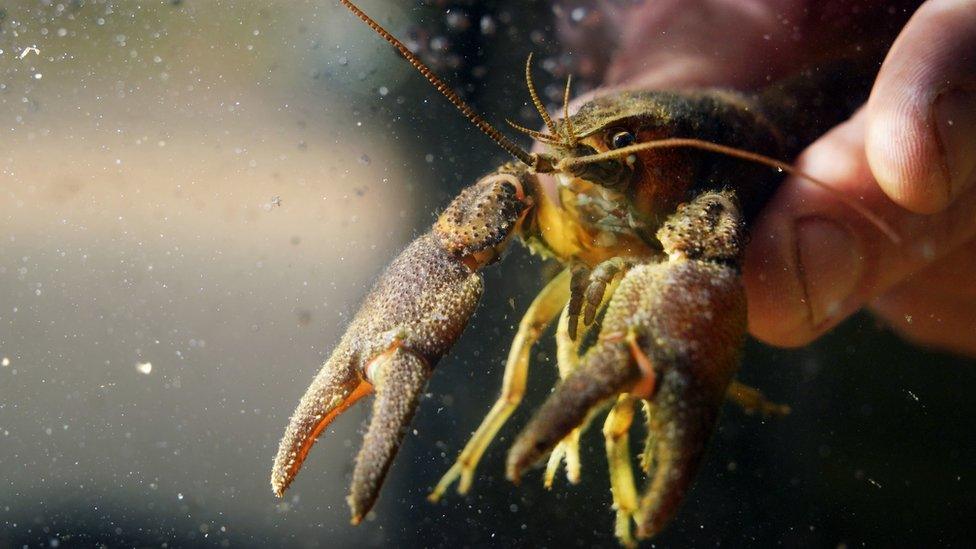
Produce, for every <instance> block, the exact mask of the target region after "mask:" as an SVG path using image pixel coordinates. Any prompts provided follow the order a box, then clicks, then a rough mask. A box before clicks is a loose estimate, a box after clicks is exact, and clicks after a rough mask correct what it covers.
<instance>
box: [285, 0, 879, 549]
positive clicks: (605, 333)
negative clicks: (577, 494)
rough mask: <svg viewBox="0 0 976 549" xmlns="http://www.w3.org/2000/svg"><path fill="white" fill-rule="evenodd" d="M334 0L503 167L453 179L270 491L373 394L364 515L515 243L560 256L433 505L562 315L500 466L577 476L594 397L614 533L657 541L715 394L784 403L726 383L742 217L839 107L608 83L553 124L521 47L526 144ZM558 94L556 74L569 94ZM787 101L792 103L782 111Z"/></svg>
mask: <svg viewBox="0 0 976 549" xmlns="http://www.w3.org/2000/svg"><path fill="white" fill-rule="evenodd" d="M340 1H341V3H342V4H344V5H345V6H346V7H347V8H349V9H350V10H351V11H352V12H353V13H354V14H355V15H356V16H358V17H359V18H360V19H361V20H363V21H364V22H365V23H366V24H367V25H369V26H370V27H371V28H372V29H373V30H374V31H376V32H377V33H378V34H380V35H381V36H382V37H383V38H384V39H386V40H387V41H388V42H389V43H390V44H392V45H393V46H394V47H395V48H396V49H397V50H398V51H399V52H400V53H401V54H402V55H403V56H404V57H405V58H406V59H407V60H408V61H409V62H410V63H411V64H412V65H413V66H414V67H415V68H417V69H418V70H419V71H420V72H421V73H422V74H423V75H424V76H425V77H426V78H427V79H428V80H430V82H431V83H432V84H433V85H434V86H435V87H436V88H437V90H438V91H440V92H441V93H442V94H444V95H445V96H446V97H447V98H448V99H449V100H450V101H451V102H452V103H453V104H454V105H455V106H457V107H458V109H460V110H461V112H462V113H463V114H464V115H465V116H466V117H467V118H468V119H469V120H470V121H471V122H472V123H474V124H475V125H476V126H477V127H478V128H480V129H481V130H482V131H484V132H485V133H486V134H488V135H489V136H490V137H491V138H492V139H493V140H494V141H495V142H496V143H497V144H498V145H500V146H501V147H502V148H504V149H505V150H506V151H508V152H509V153H511V154H512V155H513V156H514V157H515V158H516V159H517V162H512V163H509V164H505V165H503V166H501V167H500V168H498V169H497V170H495V171H494V172H492V173H490V174H489V175H487V176H485V177H483V178H482V179H481V180H480V181H478V182H477V183H475V184H474V185H473V186H471V187H468V188H467V189H465V190H464V191H463V192H462V193H461V194H460V196H458V197H457V198H456V199H455V200H454V201H453V202H452V203H451V204H450V206H448V208H447V209H446V210H445V211H444V212H443V213H442V214H441V215H440V217H439V218H438V220H437V222H436V223H435V224H434V226H433V228H432V229H431V230H430V231H429V232H428V233H426V234H424V235H423V236H421V237H419V238H418V239H417V240H416V241H414V242H413V243H412V244H410V245H409V246H408V247H407V248H406V250H404V251H403V252H402V253H401V254H400V256H399V257H398V258H397V259H396V260H395V261H394V262H393V264H392V265H390V266H389V268H387V270H386V272H385V273H384V274H383V275H382V276H381V277H380V279H379V281H378V282H377V283H376V285H375V286H374V288H373V289H372V291H371V293H370V294H369V296H368V297H367V298H366V300H365V302H364V303H363V305H362V307H361V309H360V310H359V313H358V314H357V315H356V317H355V318H354V320H353V321H352V324H351V325H350V326H349V328H348V330H347V331H346V333H345V335H344V336H343V338H342V339H341V341H340V342H339V344H338V346H337V347H336V349H335V350H334V352H333V354H332V356H331V357H330V358H329V359H328V361H327V362H326V363H325V365H324V366H323V367H322V369H321V371H320V372H319V374H318V375H317V376H316V377H315V380H314V381H313V382H312V385H311V386H310V387H309V389H308V391H307V392H306V393H305V396H304V397H303V398H302V399H301V402H300V403H299V405H298V408H297V410H296V411H295V413H294V415H293V416H292V418H291V421H290V422H289V424H288V427H287V430H286V431H285V435H284V438H283V439H282V441H281V445H280V447H279V449H278V454H277V456H276V458H275V462H274V468H273V470H272V475H271V485H272V488H273V490H274V492H275V493H276V494H277V495H279V496H280V495H282V493H283V492H284V491H285V489H286V488H287V487H288V485H289V484H290V483H291V482H292V480H293V479H294V478H295V475H296V474H297V473H298V470H299V469H300V468H301V465H302V462H303V461H304V460H305V457H306V456H307V454H308V452H309V449H310V448H311V446H312V444H313V443H314V442H315V440H316V437H317V436H318V435H319V434H320V433H321V432H322V431H323V429H324V428H325V427H326V426H327V425H328V424H329V423H330V422H331V421H332V420H333V419H334V418H335V417H336V416H337V415H339V414H341V413H342V412H343V411H344V410H346V409H347V408H349V407H350V406H351V405H352V404H354V403H355V402H356V401H358V400H359V399H360V398H362V397H364V396H366V395H368V394H370V393H373V392H375V393H376V400H375V402H374V404H373V413H372V419H371V421H370V423H369V427H368V429H367V432H366V434H365V440H364V442H363V446H362V448H361V449H360V451H359V454H358V456H357V459H356V465H355V469H354V472H353V480H352V488H351V493H350V495H349V497H348V503H349V506H350V508H351V510H352V522H353V523H354V524H355V523H359V522H360V521H361V520H362V519H363V517H364V516H365V514H366V513H367V512H368V511H369V509H370V508H371V507H372V505H373V503H374V502H375V501H376V498H377V496H378V493H379V490H380V487H381V485H382V483H383V479H384V477H385V475H386V472H387V470H388V469H389V467H390V464H391V463H392V460H393V458H394V456H395V455H396V452H397V448H398V446H399V444H400V442H401V440H402V438H403V435H404V433H405V430H406V427H407V426H408V424H409V422H410V420H411V417H412V415H413V413H414V410H415V408H416V406H417V404H418V399H419V398H420V396H421V393H422V392H423V390H424V387H425V385H426V383H427V380H428V378H429V376H430V375H431V371H432V369H433V367H434V366H435V365H436V364H437V362H438V360H439V359H440V358H441V357H442V356H443V355H444V354H445V353H446V352H447V351H448V350H449V349H450V348H451V345H452V344H453V343H454V342H455V340H456V339H457V338H458V336H459V335H460V334H461V331H462V330H463V329H464V327H465V325H466V324H467V322H468V319H469V318H470V316H471V315H472V313H473V312H474V310H475V308H476V306H477V303H478V300H479V298H480V297H481V293H482V279H481V276H480V274H479V273H478V271H479V270H480V269H481V268H483V267H485V266H487V265H489V264H491V263H494V262H495V261H497V260H498V259H499V257H500V256H501V254H502V252H503V251H504V250H505V248H506V247H507V246H508V245H509V243H511V242H512V240H513V239H516V238H518V239H520V240H521V241H522V242H523V243H525V244H526V245H527V246H529V247H530V248H531V249H532V250H533V251H535V252H537V253H539V254H542V255H544V256H546V257H551V258H553V259H555V260H556V261H558V262H560V263H561V264H563V265H564V266H565V269H564V270H563V271H562V272H561V273H560V274H559V275H557V276H556V277H555V278H553V279H552V280H551V281H550V282H549V283H548V284H547V285H546V286H545V288H544V289H543V290H542V291H541V292H540V293H539V295H538V297H536V298H535V300H534V301H533V303H532V304H531V306H530V307H529V309H528V311H527V312H526V313H525V316H524V318H523V319H522V321H521V324H520V325H519V328H518V332H517V334H516V335H515V339H514V342H513V343H512V347H511V351H510V353H509V356H508V361H507V364H506V366H505V375H504V381H503V387H502V393H501V396H500V397H499V398H498V400H497V402H496V403H495V405H494V406H493V407H492V409H491V411H490V412H489V413H488V416H487V417H486V418H485V419H484V421H483V422H482V424H481V426H480V427H479V428H478V430H477V432H476V433H475V434H474V436H473V437H472V439H471V441H470V442H469V443H468V444H467V446H466V447H465V448H464V450H463V451H462V452H461V455H460V457H458V459H457V462H456V463H455V465H454V466H453V467H452V468H451V469H450V470H449V471H448V472H447V474H446V475H445V476H444V477H443V479H442V480H441V482H440V483H439V484H438V485H437V486H436V488H435V489H434V491H433V493H432V494H431V496H430V499H432V500H437V499H438V498H440V497H441V496H442V495H443V494H444V492H445V491H446V490H447V488H448V487H449V486H450V485H451V484H452V483H454V482H455V481H457V482H458V483H459V485H458V490H459V492H461V493H465V492H466V491H467V490H468V489H469V487H470V485H471V482H472V479H473V475H474V471H475V467H476V466H477V464H478V461H479V459H480V458H481V456H482V454H483V453H484V451H485V449H486V447H487V446H488V444H489V443H490V442H491V440H492V439H493V437H494V436H495V434H496V433H497V432H498V430H499V429H500V428H501V426H502V424H503V423H504V422H505V421H506V419H507V418H508V417H509V415H510V414H511V413H512V411H513V410H514V408H515V407H516V406H517V405H518V404H519V401H520V400H521V397H522V394H523V392H524V388H525V384H526V376H527V371H528V368H529V357H530V350H531V349H532V346H533V344H534V343H535V342H536V341H537V340H538V338H539V337H540V335H541V334H542V333H543V332H544V330H545V328H546V327H547V325H549V324H550V323H551V322H552V321H553V320H555V319H556V318H557V317H558V322H557V328H556V339H557V349H558V350H557V355H558V365H559V373H560V376H561V377H562V381H561V382H560V383H559V385H558V386H557V387H556V388H555V390H554V392H553V393H552V394H551V395H550V396H549V398H548V399H547V400H546V402H545V403H544V404H543V405H542V407H541V408H540V409H539V410H538V411H537V412H536V414H535V416H534V417H533V419H532V420H531V422H530V423H529V424H528V425H527V426H526V427H525V428H524V430H523V431H522V433H521V435H520V436H519V437H518V439H517V440H516V441H515V443H514V445H513V446H512V448H511V450H510V452H509V455H508V463H507V475H508V477H509V479H511V480H512V481H514V482H518V481H519V479H520V478H521V477H522V475H523V474H524V473H525V471H526V469H527V468H529V467H530V466H532V465H534V464H535V463H536V462H538V461H540V460H542V459H543V458H544V457H545V456H547V455H548V456H549V457H548V466H547V468H546V471H545V475H544V476H545V482H546V483H547V484H551V482H552V480H553V477H554V475H555V473H556V471H557V469H558V468H559V466H560V465H561V464H562V463H565V467H566V473H567V477H568V478H569V480H570V481H571V482H575V481H577V480H578V478H579V471H580V462H579V454H578V445H579V438H580V434H581V432H582V431H583V430H584V429H585V428H586V426H587V424H588V423H589V421H590V420H591V419H592V417H593V416H594V415H595V412H596V411H598V410H599V409H601V408H603V407H604V406H605V405H609V406H610V412H609V415H608V416H607V418H606V420H605V422H604V426H603V433H604V436H605V439H606V451H607V457H608V462H609V467H610V483H611V487H612V492H613V500H614V506H615V508H616V511H617V523H616V533H617V536H618V538H619V539H620V540H621V542H622V543H624V544H632V543H633V541H634V538H633V534H632V524H636V528H637V530H636V534H637V537H638V538H648V537H651V536H653V535H655V534H656V533H657V532H659V531H660V530H661V529H662V528H663V527H664V526H665V525H666V524H667V522H668V520H669V519H670V518H671V517H672V516H673V515H674V513H675V512H676V509H677V507H678V504H679V503H680V501H681V499H682V497H683V495H684V494H685V492H686V491H687V489H688V487H689V485H690V483H691V481H692V479H693V477H694V474H695V471H696V469H697V467H698V465H699V463H700V461H701V458H702V455H703V453H704V449H705V447H706V444H707V442H708V439H709V437H710V436H711V433H712V430H713V427H714V425H715V422H716V417H717V415H718V413H719V409H720V407H721V404H722V402H723V401H724V399H726V398H730V399H732V400H734V401H736V402H739V403H740V404H742V405H744V406H746V407H748V408H751V409H757V410H760V411H762V412H764V413H781V412H782V411H784V409H785V407H782V406H777V405H774V404H771V403H769V402H767V401H766V400H765V399H764V398H763V397H762V396H761V395H760V393H759V392H758V391H756V390H755V389H751V388H749V387H746V386H744V385H741V384H739V383H738V382H736V381H734V380H733V377H734V375H735V373H736V370H737V368H738V365H739V357H740V353H741V348H742V345H743V341H744V339H745V336H746V301H745V294H744V291H743V287H742V284H741V282H740V276H739V265H740V258H741V256H742V253H743V249H744V246H745V244H746V241H747V235H748V226H749V223H750V221H751V220H752V218H753V217H754V216H755V215H756V213H757V212H758V210H759V209H760V208H761V207H762V205H763V204H764V202H765V201H766V200H767V198H768V197H769V196H770V194H771V192H772V191H773V190H774V189H775V188H776V186H777V185H778V183H779V181H780V180H781V179H782V177H783V174H782V172H784V171H791V168H790V166H789V165H788V164H786V163H785V161H784V160H777V159H789V158H791V157H792V156H793V155H795V154H796V152H797V151H798V150H799V148H800V147H801V146H802V145H804V144H806V143H808V142H809V141H810V140H812V139H813V138H814V137H815V136H816V135H817V133H818V132H819V131H822V130H823V129H825V128H827V127H829V126H830V125H831V124H833V123H835V122H837V121H839V120H840V117H841V116H844V114H846V113H836V114H835V115H834V116H833V117H831V116H829V115H823V114H821V115H818V116H794V114H795V113H798V112H801V113H802V112H805V111H803V106H802V105H803V103H802V101H803V100H804V99H803V98H802V97H800V98H799V99H797V96H795V95H794V94H793V93H792V90H790V88H789V84H782V85H780V86H775V87H773V88H771V89H770V91H768V92H766V93H765V94H760V95H758V96H747V95H743V94H739V93H735V92H730V91H721V90H696V91H687V90H686V91H680V92H643V93H626V92H621V93H617V94H612V95H606V96H603V97H601V98H598V99H595V100H593V101H591V102H589V103H586V104H585V105H583V106H582V107H581V108H580V109H579V110H578V111H577V112H576V113H575V114H573V115H572V116H570V114H569V109H568V107H567V108H566V109H565V112H564V116H563V117H562V118H561V119H560V120H553V119H552V118H551V117H550V115H549V114H548V113H547V112H546V110H545V109H544V108H543V106H542V103H541V101H540V100H539V98H538V97H537V94H536V92H535V89H534V87H533V84H532V79H531V76H530V74H529V70H530V66H531V65H530V63H531V57H530V60H529V63H527V65H526V80H527V82H528V87H529V93H530V96H531V98H532V101H533V103H534V105H535V106H536V107H537V109H538V110H539V113H540V115H541V116H542V118H543V121H544V122H545V125H546V131H544V132H538V131H533V130H530V129H526V128H522V127H518V126H516V128H517V129H519V130H520V131H523V132H524V133H527V134H529V135H530V136H531V137H532V138H533V139H535V140H536V141H537V142H539V143H541V144H542V145H544V146H545V147H546V150H545V152H542V153H529V152H527V151H525V150H523V149H522V148H520V147H519V146H517V145H516V144H515V143H513V142H512V141H510V140H509V139H508V138H506V137H504V136H503V135H501V134H500V133H499V132H498V131H496V130H495V129H494V128H493V127H492V126H491V125H489V124H488V123H487V122H486V121H484V120H483V119H482V118H481V117H480V116H479V115H478V114H476V113H475V112H474V111H473V110H472V109H471V108H470V107H469V106H468V105H466V104H465V103H464V102H463V101H461V99H460V98H458V97H457V96H456V95H455V94H454V93H453V92H452V91H451V90H450V88H449V87H448V86H447V85H446V84H445V83H444V82H442V81H441V80H440V79H439V78H438V77H437V76H436V75H434V74H433V72H432V71H431V70H430V69H429V68H428V67H427V66H426V65H424V64H423V63H422V62H421V61H420V60H419V59H418V58H417V57H416V56H415V55H413V54H412V53H411V52H410V51H409V50H408V49H407V48H406V46H404V45H403V44H402V43H401V42H400V41H399V40H397V39H396V38H395V37H393V36H392V35H391V34H389V33H388V32H387V31H386V30H384V29H383V28H382V27H381V26H380V25H379V24H378V23H376V22H375V21H374V20H372V19H371V18H370V17H369V16H367V15H366V14H365V13H363V12H362V11H361V10H360V9H359V8H357V7H356V6H355V5H353V4H352V3H351V2H349V1H347V0H340ZM806 87H807V88H809V87H810V86H809V85H807V86H806ZM830 93H832V92H831V90H829V89H827V88H826V87H824V88H821V89H817V91H815V92H814V93H813V94H807V98H808V99H809V100H810V104H813V103H815V102H817V101H819V103H820V104H821V105H824V104H828V105H829V104H832V102H831V101H823V98H824V97H825V96H828V95H829V94H830ZM818 94H819V95H818ZM568 96H569V85H568V83H567V88H566V101H565V102H566V103H567V104H568V98H569V97H568ZM784 96H789V97H790V98H791V101H792V102H793V104H792V107H793V108H792V109H789V108H783V107H782V104H783V103H782V98H783V97H784ZM513 125H514V124H513ZM771 168H775V169H771ZM547 175H548V176H551V178H550V180H552V179H554V180H555V181H556V183H557V185H556V187H557V188H556V191H555V192H554V193H549V192H547V190H546V189H545V188H544V187H545V183H544V179H543V177H544V176H547ZM852 207H855V208H858V206H857V205H856V204H852ZM860 211H861V212H862V213H863V214H864V215H865V216H867V217H869V218H870V219H872V220H873V221H875V222H876V224H878V225H879V227H880V228H882V229H887V228H886V227H884V226H883V224H881V223H880V221H877V220H876V218H874V217H872V215H871V213H870V212H867V211H863V210H860ZM638 406H640V407H641V408H642V409H643V413H644V414H645V417H646V425H647V432H648V435H647V442H646V444H645V446H644V449H643V452H642V453H641V456H640V457H641V459H640V467H641V469H642V470H643V472H644V473H645V474H646V475H647V477H648V483H647V488H646V489H645V490H644V492H643V494H642V495H639V493H638V490H637V488H636V483H635V479H634V473H633V471H632V466H631V456H630V451H629V443H628V432H629V428H630V426H631V423H632V422H633V420H634V415H635V409H636V408H637V407H638Z"/></svg>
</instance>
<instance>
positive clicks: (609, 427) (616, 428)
mask: <svg viewBox="0 0 976 549" xmlns="http://www.w3.org/2000/svg"><path fill="white" fill-rule="evenodd" d="M634 401H635V399H634V397H632V396H631V395H629V394H622V395H620V396H619V397H618V398H617V402H616V404H614V405H613V408H611V409H610V413H609V414H607V419H606V421H605V422H604V423H603V437H604V440H605V444H606V449H607V466H608V467H609V469H610V492H611V494H612V495H613V508H614V509H616V511H617V521H616V527H615V533H616V535H617V539H618V540H620V543H621V544H622V545H624V546H625V547H634V546H636V542H635V541H634V537H633V535H632V534H631V521H632V520H633V517H634V513H636V512H637V509H638V497H637V485H636V483H635V482H634V470H633V467H632V465H631V462H630V426H631V424H632V423H633V421H634V404H635V402H634Z"/></svg>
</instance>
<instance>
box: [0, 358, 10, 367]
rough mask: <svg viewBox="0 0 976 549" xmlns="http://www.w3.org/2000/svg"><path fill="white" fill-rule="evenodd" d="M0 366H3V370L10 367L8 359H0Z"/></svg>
mask: <svg viewBox="0 0 976 549" xmlns="http://www.w3.org/2000/svg"><path fill="white" fill-rule="evenodd" d="M0 366H3V367H4V368H6V367H7V366H10V359H9V358H7V357H3V359H0Z"/></svg>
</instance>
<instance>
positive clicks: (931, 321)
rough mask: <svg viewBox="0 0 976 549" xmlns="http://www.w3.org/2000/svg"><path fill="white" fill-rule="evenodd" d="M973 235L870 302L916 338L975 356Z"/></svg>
mask: <svg viewBox="0 0 976 549" xmlns="http://www.w3.org/2000/svg"><path fill="white" fill-rule="evenodd" d="M974 280H976V240H973V241H970V242H969V243H967V244H965V245H963V246H962V247H960V248H959V249H958V250H956V251H954V252H952V253H951V254H949V255H947V256H946V257H944V258H942V259H941V260H939V261H937V262H936V263H934V264H932V265H931V266H929V267H928V268H926V269H925V270H923V271H921V272H919V273H916V274H915V275H913V276H911V277H910V278H908V279H907V280H906V281H905V282H903V283H901V284H899V285H898V286H896V287H895V288H894V289H893V290H892V291H890V292H888V293H886V294H885V295H883V296H881V297H880V298H878V299H876V300H875V301H874V302H873V303H872V304H871V307H872V309H873V310H874V311H875V313H877V314H878V316H880V317H881V318H883V319H884V320H885V321H886V322H887V323H888V324H889V325H890V326H891V327H892V328H893V329H894V330H895V331H896V332H898V333H899V334H901V335H902V337H904V338H905V339H908V340H909V341H913V342H915V343H918V344H921V345H926V346H930V347H935V348H939V349H944V350H948V351H953V352H957V353H962V354H966V355H969V356H976V286H974V285H973V284H972V281H974Z"/></svg>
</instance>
